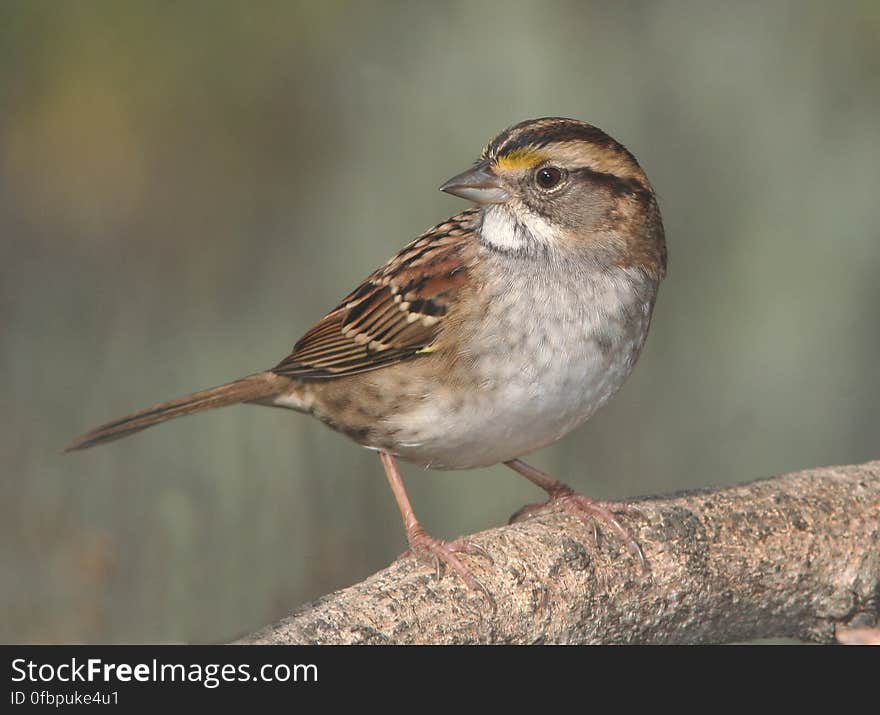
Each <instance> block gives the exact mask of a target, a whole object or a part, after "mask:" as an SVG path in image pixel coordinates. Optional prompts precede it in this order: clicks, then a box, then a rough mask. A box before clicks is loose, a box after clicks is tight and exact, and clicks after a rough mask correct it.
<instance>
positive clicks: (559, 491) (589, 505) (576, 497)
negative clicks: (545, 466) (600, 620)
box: [504, 459, 648, 571]
mask: <svg viewBox="0 0 880 715" xmlns="http://www.w3.org/2000/svg"><path fill="white" fill-rule="evenodd" d="M504 464H505V465H506V466H508V467H510V468H511V469H512V470H513V471H515V472H517V473H519V474H522V475H523V476H524V477H525V478H526V479H528V480H529V481H530V482H531V483H532V484H535V485H536V486H539V487H541V489H543V490H544V491H545V492H547V494H548V495H549V498H548V499H547V501H546V502H540V503H538V504H528V505H526V506H524V507H523V508H522V509H520V510H519V511H517V512H516V513H515V514H514V515H513V516H511V517H510V523H511V524H513V523H514V522H517V521H522V520H523V519H525V518H527V517H529V516H531V515H532V514H535V513H538V512H542V511H546V510H547V509H553V508H554V507H560V508H562V509H563V510H564V511H566V512H568V513H569V514H572V515H574V516H576V517H578V518H579V519H580V520H581V521H583V522H584V523H585V524H587V525H588V526H589V527H590V528H591V529H592V530H593V539H594V540H595V541H596V543H597V544H598V542H599V530H598V528H597V526H596V522H597V521H602V522H604V523H605V524H607V525H608V526H609V527H610V528H611V529H612V530H613V531H614V532H615V533H616V534H617V536H618V537H619V538H620V540H621V541H623V543H624V544H625V545H626V548H628V549H629V550H630V552H631V553H632V555H633V556H635V557H636V558H637V559H638V561H639V563H640V564H641V566H642V569H643V570H645V571H647V570H648V564H647V562H646V561H645V555H644V554H643V553H642V547H641V546H639V543H638V542H637V541H636V540H635V539H634V538H633V536H632V534H630V532H629V529H627V528H626V527H625V526H624V525H623V524H621V523H620V521H619V520H618V519H617V517H616V516H615V515H614V512H613V511H612V508H613V509H616V510H617V511H634V510H633V509H632V507H629V506H627V505H622V504H610V503H608V502H600V501H594V500H593V499H590V498H589V497H585V496H583V495H581V494H577V493H576V492H575V491H574V489H572V488H571V487H570V486H568V485H567V484H563V483H562V482H560V481H558V480H556V479H554V478H553V477H551V476H550V475H549V474H545V473H544V472H542V471H541V470H540V469H535V468H534V467H530V466H529V465H528V464H526V463H525V462H523V461H521V460H519V459H511V460H510V461H509V462H505V463H504Z"/></svg>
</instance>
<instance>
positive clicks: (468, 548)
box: [402, 526, 497, 613]
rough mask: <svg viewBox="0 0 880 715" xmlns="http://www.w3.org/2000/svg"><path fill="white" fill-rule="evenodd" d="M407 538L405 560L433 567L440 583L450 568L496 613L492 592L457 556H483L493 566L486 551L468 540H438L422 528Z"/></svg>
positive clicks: (408, 533)
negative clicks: (420, 562)
mask: <svg viewBox="0 0 880 715" xmlns="http://www.w3.org/2000/svg"><path fill="white" fill-rule="evenodd" d="M407 538H408V540H409V549H408V550H407V551H406V552H404V553H403V554H402V556H403V557H406V556H414V557H415V558H417V559H419V560H420V561H424V562H426V563H429V564H431V565H432V566H433V567H434V570H435V572H436V577H437V580H438V581H439V580H440V579H441V578H442V577H443V567H444V566H449V567H450V568H451V569H453V570H454V571H455V572H456V573H457V574H458V575H459V577H460V578H461V580H462V581H464V583H465V585H467V586H468V588H470V589H472V590H474V591H479V592H480V593H482V594H483V595H484V596H485V597H486V598H487V599H488V601H489V604H490V605H491V607H492V612H493V613H494V612H495V611H496V610H497V608H496V605H495V599H494V598H493V596H492V594H491V593H489V590H488V589H487V588H486V587H485V586H484V585H483V584H482V583H481V582H480V581H479V580H478V579H477V578H476V577H475V576H474V575H473V573H471V570H470V569H469V568H468V567H467V566H465V565H464V564H463V563H462V561H461V559H460V558H458V556H457V554H470V555H472V556H481V557H483V558H484V559H488V561H489V563H490V564H492V565H494V564H495V561H494V560H493V559H492V557H491V556H490V555H489V552H488V551H486V549H484V548H483V547H482V546H480V545H479V544H477V543H476V542H474V541H470V540H468V539H456V540H455V541H443V540H441V539H435V538H434V537H433V536H431V535H430V534H428V533H427V532H426V531H425V530H424V529H423V528H422V527H421V526H416V527H415V528H412V529H410V530H408V531H407Z"/></svg>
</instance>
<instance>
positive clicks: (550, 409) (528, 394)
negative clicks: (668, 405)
mask: <svg viewBox="0 0 880 715" xmlns="http://www.w3.org/2000/svg"><path fill="white" fill-rule="evenodd" d="M578 278H580V279H581V280H578ZM493 285H494V287H493V289H492V291H491V294H489V295H484V296H483V298H484V300H483V301H482V303H483V305H482V312H481V318H480V319H479V320H478V321H474V320H471V321H469V323H470V324H471V325H472V326H474V328H475V329H474V330H472V331H471V332H470V333H469V334H468V335H466V336H464V337H463V338H462V339H461V349H460V352H461V355H460V359H459V360H457V361H456V369H457V370H459V371H463V372H466V375H464V376H463V377H462V380H461V381H460V384H462V385H465V384H467V385H469V387H468V388H467V389H457V390H447V389H442V388H441V389H437V390H436V391H428V392H426V399H425V400H424V401H423V402H422V403H421V404H418V405H415V406H414V409H412V410H409V411H408V414H407V415H405V416H401V419H400V421H399V423H398V424H396V427H397V428H398V430H397V432H396V435H397V436H396V442H397V444H396V449H395V451H396V452H397V453H398V454H399V455H400V456H401V457H403V458H404V459H407V460H410V461H414V462H418V463H420V464H424V465H426V466H431V467H434V468H450V469H458V468H470V467H477V466H486V465H490V464H495V463H498V462H501V461H506V460H509V459H513V458H515V457H518V456H521V455H524V454H527V453H529V452H532V451H534V450H536V449H540V448H541V447H544V446H546V445H548V444H552V443H553V442H555V441H557V440H559V439H560V438H561V437H563V436H564V435H565V434H567V433H568V432H570V431H571V430H572V429H574V428H575V427H577V426H578V425H579V424H581V423H582V422H583V421H584V420H586V419H588V418H589V417H590V416H591V415H592V414H593V413H594V412H595V411H596V410H597V409H598V408H599V407H601V406H602V405H603V404H605V402H606V401H607V400H608V399H609V398H610V397H611V396H612V395H613V394H614V393H615V392H616V391H617V390H618V389H619V388H620V386H621V385H622V384H623V382H624V381H625V380H626V378H627V376H628V375H629V374H630V372H631V371H632V369H633V367H634V365H635V362H636V360H637V358H638V355H639V352H640V350H641V347H642V345H643V343H644V340H645V337H646V335H647V331H648V325H649V323H650V317H651V310H652V307H653V300H654V295H655V293H656V286H651V285H648V284H647V283H646V282H645V280H644V279H643V278H642V277H641V276H640V275H633V274H630V273H628V272H627V271H623V270H621V271H619V272H617V273H612V274H607V275H604V274H602V275H596V276H592V275H587V276H583V275H581V276H575V277H574V278H569V279H568V280H561V279H559V278H558V276H556V275H554V274H551V273H543V274H542V273H537V274H536V273H534V272H531V273H529V272H526V271H524V272H523V274H522V275H519V274H511V275H507V276H505V282H499V281H495V282H493ZM450 377H452V379H453V382H454V381H455V380H454V376H450Z"/></svg>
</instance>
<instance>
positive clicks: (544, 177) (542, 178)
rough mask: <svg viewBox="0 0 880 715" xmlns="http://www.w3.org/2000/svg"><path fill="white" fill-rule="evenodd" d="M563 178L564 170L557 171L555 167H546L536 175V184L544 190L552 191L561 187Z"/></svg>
mask: <svg viewBox="0 0 880 715" xmlns="http://www.w3.org/2000/svg"><path fill="white" fill-rule="evenodd" d="M562 178H563V175H562V169H557V168H556V167H555V166H545V167H544V168H543V169H538V171H537V173H536V174H535V183H537V184H538V186H540V187H541V188H542V189H552V188H555V187H556V186H559V182H561V181H562Z"/></svg>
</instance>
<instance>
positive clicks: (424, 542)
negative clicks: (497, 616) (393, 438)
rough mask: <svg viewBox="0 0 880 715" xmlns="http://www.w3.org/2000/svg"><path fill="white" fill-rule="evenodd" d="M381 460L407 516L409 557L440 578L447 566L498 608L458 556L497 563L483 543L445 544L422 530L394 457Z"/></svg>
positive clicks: (383, 455) (384, 455)
mask: <svg viewBox="0 0 880 715" xmlns="http://www.w3.org/2000/svg"><path fill="white" fill-rule="evenodd" d="M379 459H381V460H382V466H383V467H385V475H386V476H387V477H388V484H389V485H390V486H391V491H392V493H393V494H394V498H395V500H397V506H398V507H399V508H400V515H401V516H402V517H403V525H404V526H405V527H406V538H407V541H409V551H408V552H407V554H412V555H414V556H416V557H417V558H419V559H422V560H424V561H428V562H429V563H431V564H433V566H434V568H435V570H436V572H437V578H438V579H439V578H440V577H441V576H442V573H443V570H442V564H447V565H448V566H450V567H451V568H453V569H454V570H455V572H456V573H457V574H458V575H459V576H460V577H461V580H462V581H464V582H465V583H466V584H467V585H468V586H469V587H470V588H472V589H474V590H475V591H481V592H482V593H483V594H484V595H485V596H486V597H487V598H488V599H489V602H490V603H491V604H492V607H493V609H494V607H495V599H493V598H492V594H490V593H489V591H488V590H487V589H486V587H485V586H483V584H482V583H480V582H479V581H478V580H477V579H476V578H475V577H474V575H473V574H472V573H471V571H470V569H469V568H468V567H467V566H465V565H464V564H463V563H462V562H461V559H459V558H458V556H456V554H473V555H475V556H483V557H485V558H487V559H489V562H490V563H494V561H492V557H491V556H490V555H489V553H488V552H487V551H486V550H485V549H484V548H483V547H482V546H480V545H479V544H477V543H474V542H473V541H468V540H467V539H456V540H455V541H441V540H440V539H435V538H434V537H433V536H431V535H430V534H428V533H427V532H426V531H425V530H424V528H422V525H421V524H420V523H419V520H418V519H416V514H415V512H414V511H413V508H412V504H410V502H409V497H408V496H407V495H406V489H404V486H403V479H402V478H401V476H400V470H399V469H398V468H397V462H395V461H394V457H392V456H391V455H390V454H388V452H379ZM405 555H406V554H405Z"/></svg>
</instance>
